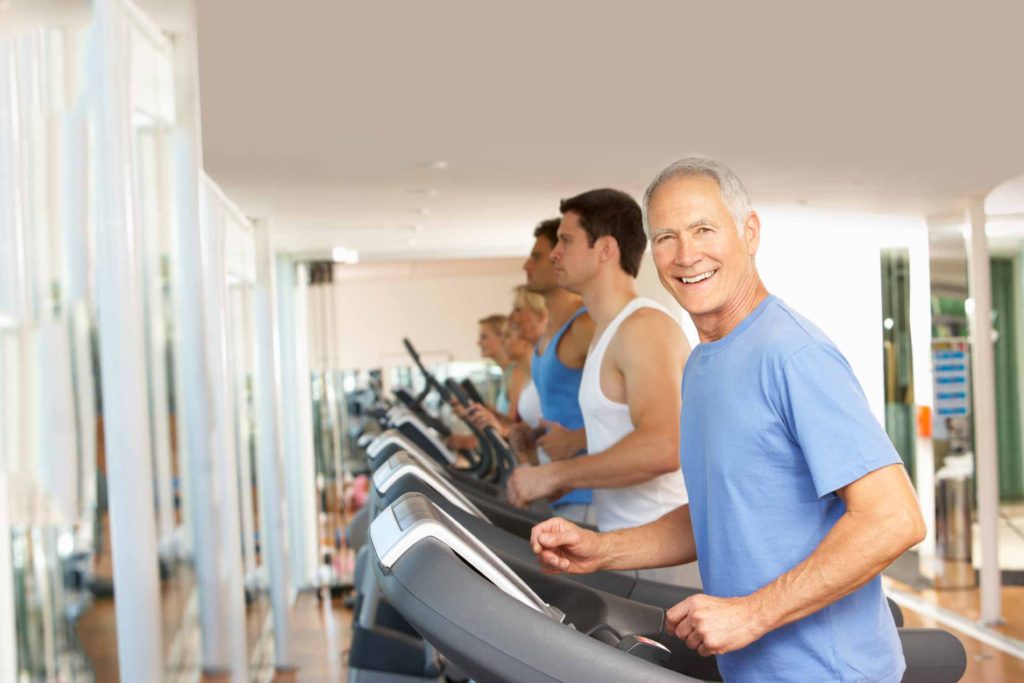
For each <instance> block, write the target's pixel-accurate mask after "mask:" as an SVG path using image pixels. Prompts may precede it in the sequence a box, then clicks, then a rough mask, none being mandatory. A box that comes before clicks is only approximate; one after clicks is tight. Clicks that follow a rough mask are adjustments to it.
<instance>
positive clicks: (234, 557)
mask: <svg viewBox="0 0 1024 683" xmlns="http://www.w3.org/2000/svg"><path fill="white" fill-rule="evenodd" d="M204 194H205V195H207V196H210V195H214V196H213V197H212V201H209V202H207V206H208V209H210V210H208V211H207V212H206V216H207V221H206V225H204V227H203V229H201V230H200V235H201V237H202V238H204V239H203V246H202V251H203V253H205V254H207V257H208V258H206V259H205V260H204V261H203V267H204V270H205V274H204V276H203V284H204V286H205V289H206V299H207V301H208V302H210V303H211V304H212V305H210V306H207V307H206V331H207V338H206V339H207V349H208V353H209V366H208V368H209V371H210V377H211V379H212V380H213V383H212V388H213V392H212V397H213V408H214V414H215V417H214V420H215V422H214V441H213V444H214V448H213V453H214V454H215V457H214V458H213V466H214V482H215V486H216V488H215V493H214V495H215V501H216V502H214V504H215V505H217V511H216V515H215V516H214V517H213V519H215V520H216V523H217V525H218V543H217V545H216V546H215V548H214V549H213V550H214V551H215V552H216V553H217V562H218V570H219V571H218V576H217V578H218V580H219V585H218V592H217V596H218V598H219V599H220V600H221V601H222V608H223V609H224V610H225V615H224V619H225V620H226V621H227V622H228V623H231V624H232V625H233V627H232V628H230V629H229V630H228V631H227V632H226V633H225V637H226V638H227V640H228V648H229V650H228V651H229V652H230V655H231V665H230V666H231V677H232V680H233V681H235V682H236V683H244V682H247V681H248V680H249V675H248V667H249V653H248V645H247V632H246V629H245V581H244V578H245V568H244V564H243V558H242V539H241V533H240V532H241V530H242V529H243V527H242V520H241V517H240V511H241V505H240V503H239V494H238V485H239V481H238V480H239V476H238V458H237V457H235V453H236V448H237V444H236V440H235V423H234V415H235V410H234V406H235V403H234V387H233V385H232V383H231V372H230V367H231V365H230V362H229V360H228V339H229V337H228V294H227V290H228V286H227V261H226V253H227V252H226V248H227V245H226V237H227V233H226V230H225V223H226V220H225V216H224V207H223V205H222V204H220V203H219V202H220V199H219V197H218V196H217V195H215V194H214V193H212V192H210V191H207V192H205V193H204ZM214 206H216V210H212V209H213V208H214ZM211 214H213V215H211ZM218 502H219V505H218ZM203 635H204V636H205V635H206V634H205V633H204V634H203Z"/></svg>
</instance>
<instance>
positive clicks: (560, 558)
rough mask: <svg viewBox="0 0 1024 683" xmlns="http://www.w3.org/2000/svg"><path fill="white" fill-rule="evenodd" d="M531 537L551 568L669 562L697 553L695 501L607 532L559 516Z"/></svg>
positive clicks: (594, 568) (575, 570)
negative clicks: (639, 523) (693, 522)
mask: <svg viewBox="0 0 1024 683" xmlns="http://www.w3.org/2000/svg"><path fill="white" fill-rule="evenodd" d="M530 542H531V545H532V547H533V552H534V553H536V555H537V559H538V561H539V562H540V564H541V566H543V567H544V569H545V570H547V571H549V572H568V573H571V574H586V573H590V572H593V571H601V570H620V571H622V570H628V569H646V568H649V567H669V566H673V565H677V564H685V563H687V562H693V561H694V560H696V559H697V547H696V544H695V543H694V540H693V526H692V525H691V523H690V506H689V505H682V506H680V507H678V508H676V509H675V510H672V511H670V512H667V513H665V514H664V515H663V516H661V517H660V518H658V519H656V520H654V521H653V522H651V523H649V524H645V525H643V526H639V527H633V528H630V529H622V530H620V531H610V532H607V533H598V532H596V531H590V530H587V529H581V528H579V527H578V526H576V525H575V524H572V523H571V522H568V521H566V520H564V519H561V518H558V517H554V518H552V519H549V520H547V521H546V522H541V523H540V524H538V525H537V526H535V527H534V528H533V531H532V533H531V534H530Z"/></svg>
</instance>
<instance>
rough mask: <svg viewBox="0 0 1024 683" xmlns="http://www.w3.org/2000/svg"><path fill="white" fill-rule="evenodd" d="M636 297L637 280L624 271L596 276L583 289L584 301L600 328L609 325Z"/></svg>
mask: <svg viewBox="0 0 1024 683" xmlns="http://www.w3.org/2000/svg"><path fill="white" fill-rule="evenodd" d="M635 298H636V282H635V281H634V280H633V278H631V277H630V276H629V275H627V274H626V273H624V272H622V271H618V272H615V273H608V274H606V275H604V276H598V277H595V278H594V279H593V280H591V281H590V282H588V283H587V286H586V288H585V289H584V290H583V303H584V304H585V305H586V307H587V312H588V313H590V317H591V318H593V319H594V324H595V325H596V326H597V329H598V330H603V329H604V328H606V327H608V325H610V324H611V322H612V320H614V319H615V316H617V315H618V314H619V312H620V311H622V309H623V308H624V307H625V306H626V304H628V303H629V302H630V301H632V300H633V299H635ZM595 337H596V335H595Z"/></svg>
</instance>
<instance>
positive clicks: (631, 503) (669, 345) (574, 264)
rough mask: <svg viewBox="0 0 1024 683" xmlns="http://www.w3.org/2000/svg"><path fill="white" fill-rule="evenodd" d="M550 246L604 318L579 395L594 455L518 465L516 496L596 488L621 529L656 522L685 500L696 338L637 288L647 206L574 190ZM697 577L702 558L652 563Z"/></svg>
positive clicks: (666, 574)
mask: <svg viewBox="0 0 1024 683" xmlns="http://www.w3.org/2000/svg"><path fill="white" fill-rule="evenodd" d="M561 209H562V212H563V216H562V220H561V222H560V224H559V228H558V244H557V246H556V247H555V249H554V251H553V252H552V253H551V259H552V261H553V262H554V271H555V275H556V277H557V281H558V284H559V285H561V286H562V287H563V288H565V289H567V290H569V291H570V292H574V293H577V294H579V295H581V296H582V298H583V303H584V304H585V305H586V306H587V310H588V311H589V312H590V316H591V317H592V318H593V320H594V323H595V325H596V329H595V331H594V340H593V342H592V343H591V345H590V349H589V352H588V355H587V358H586V362H585V364H584V367H583V373H582V379H581V383H580V385H579V389H578V391H579V403H580V407H581V408H582V412H583V420H584V424H585V439H586V444H587V450H588V451H589V455H588V456H587V457H582V458H573V459H571V460H561V461H557V462H552V463H550V464H547V465H541V466H539V467H522V468H519V469H517V470H516V471H515V472H514V473H513V475H512V478H511V479H510V481H509V484H508V495H509V499H510V500H511V501H512V502H513V503H516V504H519V505H526V504H529V503H530V502H532V501H534V500H537V499H541V498H547V497H550V496H551V495H553V494H554V493H555V492H557V491H561V490H564V489H566V488H593V489H594V506H595V508H596V509H597V526H598V528H599V529H600V530H601V531H614V530H617V529H624V528H629V527H635V526H640V525H643V524H647V523H649V522H653V521H654V520H656V519H658V518H659V517H661V516H662V515H664V514H666V513H667V512H669V511H671V510H674V509H675V508H677V507H679V506H680V505H683V504H684V503H685V502H686V489H685V487H684V485H683V477H682V474H681V473H680V470H679V409H680V401H679V384H680V381H681V380H682V374H683V364H684V362H685V360H686V356H687V353H688V352H689V345H688V344H687V342H686V338H685V336H684V335H683V331H682V328H681V327H680V326H679V323H678V322H677V321H676V320H674V319H673V318H672V316H671V315H669V313H668V312H667V311H666V310H665V309H663V308H662V307H661V306H660V305H658V304H657V303H655V302H654V301H651V300H649V299H643V298H640V297H638V296H637V294H636V286H635V282H634V278H635V277H636V275H637V273H639V271H640V261H641V259H642V257H643V254H644V250H645V249H646V246H647V238H646V237H645V236H644V228H643V219H642V217H641V212H640V207H639V206H638V205H637V203H636V202H635V201H634V200H633V198H632V197H630V196H629V195H627V194H625V193H624V192H619V191H617V190H593V191H591V192H585V193H583V194H581V195H578V196H576V197H573V198H571V199H566V200H564V201H563V202H562V204H561ZM645 577H646V578H653V579H656V580H659V581H664V582H667V583H675V584H680V585H690V586H698V585H699V584H700V579H699V574H698V572H697V570H696V566H695V565H692V564H691V565H690V566H688V567H667V568H659V569H651V570H647V571H646V572H645Z"/></svg>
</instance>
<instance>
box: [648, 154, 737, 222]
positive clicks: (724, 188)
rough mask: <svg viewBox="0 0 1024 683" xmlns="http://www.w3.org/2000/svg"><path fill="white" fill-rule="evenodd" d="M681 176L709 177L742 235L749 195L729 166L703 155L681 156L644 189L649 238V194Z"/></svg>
mask: <svg viewBox="0 0 1024 683" xmlns="http://www.w3.org/2000/svg"><path fill="white" fill-rule="evenodd" d="M681 176H704V177H705V178H711V179H712V180H714V181H715V182H716V183H718V189H719V190H720V191H721V193H722V201H723V202H725V205H726V206H727V207H728V208H729V212H730V213H732V217H733V220H734V221H736V230H737V231H738V232H739V233H740V235H742V234H743V226H744V224H745V223H746V222H747V216H749V215H750V197H749V196H748V195H747V190H746V188H745V187H743V183H741V182H740V179H739V178H737V177H736V174H735V173H733V172H732V171H731V170H729V168H728V167H727V166H725V165H723V164H720V163H718V162H717V161H713V160H711V159H705V158H704V157H684V158H682V159H680V160H679V161H676V162H675V163H672V164H669V165H668V166H666V167H665V168H664V169H663V170H662V171H661V173H659V174H658V175H657V176H656V177H655V178H654V180H652V181H651V184H650V185H648V186H647V191H646V192H644V206H643V208H644V227H645V228H647V237H648V238H650V237H651V224H650V223H649V222H648V221H647V210H648V207H649V206H650V203H651V196H652V195H653V194H654V191H655V190H657V189H658V188H659V187H661V185H662V184H663V183H665V182H666V181H669V180H671V179H672V178H678V177H681Z"/></svg>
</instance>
